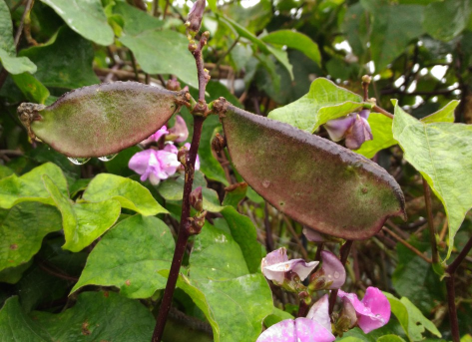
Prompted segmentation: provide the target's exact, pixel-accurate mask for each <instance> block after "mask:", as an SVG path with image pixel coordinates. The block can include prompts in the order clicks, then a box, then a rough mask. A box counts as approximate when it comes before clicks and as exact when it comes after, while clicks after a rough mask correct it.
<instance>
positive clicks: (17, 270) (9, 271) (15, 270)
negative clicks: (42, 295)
mask: <svg viewBox="0 0 472 342" xmlns="http://www.w3.org/2000/svg"><path fill="white" fill-rule="evenodd" d="M0 229H1V228H0ZM32 263H33V260H30V261H29V262H27V263H25V264H22V265H20V266H16V267H8V268H5V269H4V270H3V271H0V283H8V284H16V283H17V282H18V281H20V279H21V277H22V276H23V273H24V272H25V271H26V270H27V269H28V268H29V267H30V266H31V264H32Z"/></svg>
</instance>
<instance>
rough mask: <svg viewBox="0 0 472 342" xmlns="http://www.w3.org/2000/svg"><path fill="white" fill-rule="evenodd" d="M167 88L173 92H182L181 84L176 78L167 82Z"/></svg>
mask: <svg viewBox="0 0 472 342" xmlns="http://www.w3.org/2000/svg"><path fill="white" fill-rule="evenodd" d="M166 88H167V89H168V90H172V91H179V90H180V82H179V81H177V79H176V78H169V79H168V80H167V82H166Z"/></svg>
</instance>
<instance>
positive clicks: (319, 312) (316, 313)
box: [306, 294, 331, 331]
mask: <svg viewBox="0 0 472 342" xmlns="http://www.w3.org/2000/svg"><path fill="white" fill-rule="evenodd" d="M306 318H309V319H311V320H313V321H316V322H318V323H319V324H321V325H322V326H323V327H325V328H326V330H328V331H331V319H330V317H329V299H328V295H327V294H326V295H324V296H323V297H321V298H320V299H318V301H317V302H316V303H315V304H313V306H312V307H311V308H310V311H308V314H307V315H306Z"/></svg>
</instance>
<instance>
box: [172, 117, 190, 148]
mask: <svg viewBox="0 0 472 342" xmlns="http://www.w3.org/2000/svg"><path fill="white" fill-rule="evenodd" d="M169 133H170V134H172V135H174V136H176V138H175V139H174V141H175V142H178V143H180V142H184V141H185V140H187V138H188V128H187V124H186V123H185V120H184V119H183V118H182V117H181V116H180V115H176V116H175V125H174V127H172V128H170V129H169Z"/></svg>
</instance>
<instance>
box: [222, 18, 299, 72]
mask: <svg viewBox="0 0 472 342" xmlns="http://www.w3.org/2000/svg"><path fill="white" fill-rule="evenodd" d="M218 19H219V21H220V22H221V23H223V24H225V25H226V26H227V27H230V28H231V29H233V31H235V33H236V35H237V36H241V37H244V38H246V39H248V40H249V41H251V42H252V43H254V44H255V45H256V46H257V47H258V48H259V49H260V50H261V51H262V52H263V53H265V54H267V55H269V54H273V55H274V57H275V58H276V59H277V60H278V61H279V62H280V63H281V64H282V65H283V66H284V67H285V68H286V69H287V71H288V72H289V74H290V77H291V78H292V79H293V72H292V65H291V64H290V62H289V61H288V57H287V53H286V52H285V51H282V50H279V49H275V48H273V47H271V46H268V45H266V44H265V43H264V42H263V41H262V40H261V39H259V38H257V37H256V36H255V35H253V34H252V33H251V32H249V31H248V30H247V29H245V28H244V27H243V26H241V25H239V24H238V23H236V22H235V21H233V20H231V19H230V18H228V17H225V16H218Z"/></svg>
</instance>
